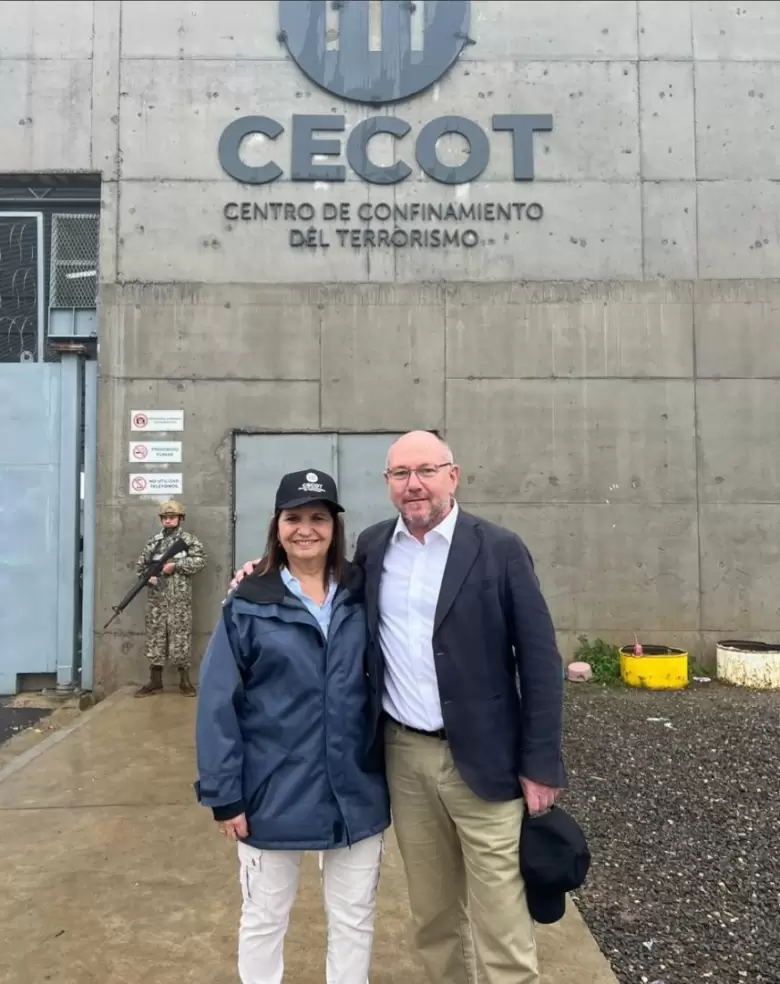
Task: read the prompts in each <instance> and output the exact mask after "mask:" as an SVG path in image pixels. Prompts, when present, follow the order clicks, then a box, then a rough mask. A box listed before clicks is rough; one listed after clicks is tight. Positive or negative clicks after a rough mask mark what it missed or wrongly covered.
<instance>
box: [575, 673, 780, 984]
mask: <svg viewBox="0 0 780 984" xmlns="http://www.w3.org/2000/svg"><path fill="white" fill-rule="evenodd" d="M659 719H660V720H659ZM565 744H566V759H567V766H568V770H569V782H570V789H569V791H567V793H566V794H565V796H564V797H563V798H562V800H561V805H562V806H565V807H566V808H567V809H568V810H570V812H571V813H572V815H573V816H575V817H576V818H577V820H578V821H579V822H580V824H581V825H582V827H583V829H584V830H585V833H586V835H587V836H588V840H589V843H590V848H591V854H592V862H591V869H590V873H589V875H588V880H587V883H586V885H585V886H584V887H583V888H582V889H581V890H580V891H579V892H578V893H576V894H575V898H576V900H577V903H578V907H579V909H580V912H581V913H582V915H583V917H584V918H585V920H586V922H587V924H588V926H589V928H590V930H591V932H592V933H593V935H594V936H595V938H596V940H597V941H598V944H599V946H600V947H601V950H602V952H603V953H604V954H605V955H606V957H607V958H608V959H609V961H610V962H611V964H612V967H613V969H614V971H615V974H616V975H617V977H618V979H619V981H620V982H621V984H643V982H644V984H653V982H662V984H698V982H700V981H701V982H709V984H732V982H733V984H743V982H744V984H779V982H780V782H779V780H780V769H779V768H778V762H779V761H780V693H754V692H750V691H745V690H740V689H737V688H731V687H723V686H720V685H718V684H715V683H712V684H702V685H701V686H696V685H694V686H692V688H691V689H689V690H688V691H684V692H658V691H656V692H649V691H639V690H633V689H628V688H623V687H615V688H604V687H600V686H597V685H594V684H567V691H566V722H565Z"/></svg>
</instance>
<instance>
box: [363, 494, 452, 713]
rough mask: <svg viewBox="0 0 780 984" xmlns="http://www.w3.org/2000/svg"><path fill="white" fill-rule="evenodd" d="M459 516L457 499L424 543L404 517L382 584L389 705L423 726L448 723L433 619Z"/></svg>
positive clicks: (390, 547) (392, 710) (392, 540)
mask: <svg viewBox="0 0 780 984" xmlns="http://www.w3.org/2000/svg"><path fill="white" fill-rule="evenodd" d="M457 518H458V506H457V503H456V504H455V505H454V506H453V508H452V510H451V511H450V512H449V514H448V515H447V516H446V517H445V518H444V519H443V520H442V522H441V523H439V525H438V526H437V527H436V528H435V529H433V530H431V531H430V533H427V534H426V535H425V540H424V542H423V543H420V541H419V540H417V539H415V538H414V537H413V536H412V534H411V533H410V532H409V531H408V530H407V528H406V524H405V523H404V521H403V519H402V518H401V517H400V516H399V517H398V522H397V523H396V525H395V529H394V530H393V535H392V537H391V538H390V542H389V544H388V546H387V550H386V551H385V557H384V564H383V566H382V579H381V581H380V584H379V643H380V645H381V647H382V652H383V654H384V658H385V693H384V699H383V706H384V709H385V711H386V712H387V713H388V714H389V715H390V717H392V718H395V720H396V721H400V722H401V723H402V724H406V725H409V727H412V728H421V729H422V730H423V731H437V730H438V729H439V728H442V727H443V726H444V722H443V720H442V714H441V702H440V700H439V688H438V684H437V680H436V666H435V664H434V659H433V624H434V618H435V614H436V606H437V604H438V601H439V592H440V590H441V584H442V579H443V578H444V568H445V566H446V564H447V558H448V557H449V554H450V545H451V544H452V535H453V533H454V531H455V522H456V520H457Z"/></svg>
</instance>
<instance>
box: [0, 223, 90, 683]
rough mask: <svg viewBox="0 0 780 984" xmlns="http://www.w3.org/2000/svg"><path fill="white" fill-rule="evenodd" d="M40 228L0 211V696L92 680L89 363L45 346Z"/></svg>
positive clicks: (45, 266)
mask: <svg viewBox="0 0 780 984" xmlns="http://www.w3.org/2000/svg"><path fill="white" fill-rule="evenodd" d="M50 218H51V217H50V216H49V221H50ZM44 232H45V217H44V213H43V211H33V210H31V209H26V210H24V211H19V212H14V211H0V412H2V427H0V694H14V693H17V692H18V691H19V690H21V689H25V688H26V687H31V686H34V687H36V688H38V687H40V686H42V685H47V684H50V685H54V684H55V683H56V686H57V689H58V691H60V692H67V691H69V690H73V689H74V688H76V687H79V686H81V687H83V688H85V689H88V688H89V687H91V669H92V667H91V617H90V616H91V601H92V599H91V597H88V596H87V593H85V592H84V591H83V590H82V578H81V573H80V572H81V565H82V559H85V560H87V561H88V562H89V561H90V560H91V558H90V557H88V551H85V550H84V549H83V544H84V541H85V539H86V541H87V547H88V550H91V549H92V538H91V523H90V522H87V523H85V522H84V510H83V505H82V504H83V501H84V494H85V491H86V492H87V499H88V501H90V502H91V497H90V492H91V490H92V484H93V481H94V474H93V472H94V468H93V467H88V473H87V474H86V475H85V461H87V462H89V461H90V460H91V456H90V455H89V450H90V449H91V445H92V444H93V443H94V432H93V431H94V428H93V422H94V416H95V410H96V399H95V396H96V381H97V373H96V363H95V362H94V361H90V360H89V359H87V358H86V357H85V355H84V353H83V352H81V353H76V352H75V351H74V352H72V353H68V354H58V353H56V352H54V350H53V349H52V347H51V346H48V347H47V345H46V328H47V310H46V289H45V282H46V279H47V277H46V271H47V269H48V267H49V263H48V262H47V260H48V259H49V258H48V257H47V256H45V255H44V242H45V236H44ZM85 418H86V419H85ZM85 423H87V424H88V431H89V433H87V434H86V435H85ZM85 449H87V453H86V454H85ZM92 457H94V456H92ZM85 480H86V481H85ZM90 519H91V517H90ZM84 612H86V613H87V621H86V623H85V624H82V623H83V622H84ZM82 629H84V630H86V631H85V638H84V646H83V647H82V646H81V645H80V642H79V638H80V635H81V633H82ZM86 632H89V635H88V636H87V635H86ZM82 648H83V650H84V655H85V657H86V658H85V659H84V662H83V673H82Z"/></svg>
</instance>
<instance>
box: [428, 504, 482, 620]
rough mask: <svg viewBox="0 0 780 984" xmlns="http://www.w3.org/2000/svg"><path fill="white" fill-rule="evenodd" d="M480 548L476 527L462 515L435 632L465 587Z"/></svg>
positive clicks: (442, 588)
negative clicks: (464, 583)
mask: <svg viewBox="0 0 780 984" xmlns="http://www.w3.org/2000/svg"><path fill="white" fill-rule="evenodd" d="M479 548H480V540H479V537H478V536H477V534H476V532H475V531H474V527H473V526H472V524H471V523H470V522H469V518H468V516H466V515H464V514H463V513H460V515H459V516H458V520H457V522H456V523H455V531H454V533H453V535H452V544H451V545H450V553H449V557H448V558H447V566H446V567H445V568H444V577H443V579H442V582H441V590H440V591H439V601H438V604H437V605H436V617H435V620H434V624H433V631H434V632H436V631H437V629H438V628H439V626H440V625H441V623H442V622H443V621H444V619H445V618H446V617H447V613H448V612H449V610H450V608H452V604H453V602H454V601H455V599H456V598H457V596H458V592H459V591H460V589H461V588H462V587H463V582H464V581H465V580H466V578H467V577H468V574H469V571H470V570H471V568H472V566H473V565H474V561H475V560H476V559H477V554H478V553H479Z"/></svg>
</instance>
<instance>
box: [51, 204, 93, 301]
mask: <svg viewBox="0 0 780 984" xmlns="http://www.w3.org/2000/svg"><path fill="white" fill-rule="evenodd" d="M99 225H100V217H99V216H98V215H94V214H92V215H89V214H84V215H79V214H74V215H66V214H57V215H53V216H52V220H51V274H50V280H49V307H50V308H94V307H97V284H98V242H99V235H100V230H99Z"/></svg>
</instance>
